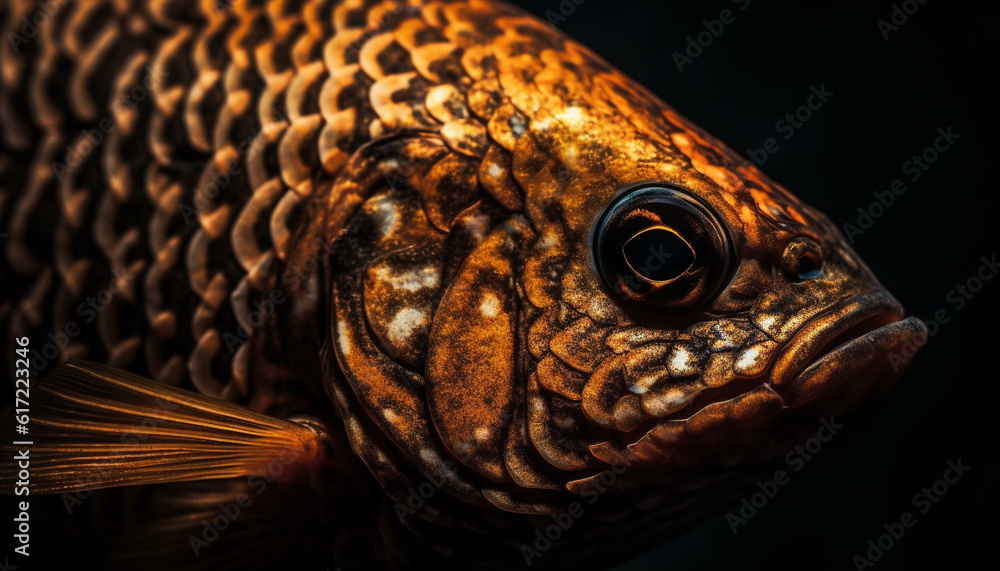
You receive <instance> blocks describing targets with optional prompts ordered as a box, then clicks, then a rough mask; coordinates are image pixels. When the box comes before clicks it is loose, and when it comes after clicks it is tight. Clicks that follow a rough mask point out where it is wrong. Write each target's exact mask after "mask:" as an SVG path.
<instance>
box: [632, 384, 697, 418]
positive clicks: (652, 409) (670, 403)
mask: <svg viewBox="0 0 1000 571" xmlns="http://www.w3.org/2000/svg"><path fill="white" fill-rule="evenodd" d="M686 401H687V395H685V394H684V393H683V392H681V391H679V390H677V389H670V390H668V391H666V392H664V393H661V394H658V395H654V396H652V397H649V398H647V399H645V400H643V403H642V404H643V406H644V407H645V408H646V410H647V411H648V412H649V413H650V414H652V415H654V416H663V415H665V414H670V413H671V412H673V411H674V410H675V409H676V408H677V407H679V406H681V405H683V404H684V403H685V402H686Z"/></svg>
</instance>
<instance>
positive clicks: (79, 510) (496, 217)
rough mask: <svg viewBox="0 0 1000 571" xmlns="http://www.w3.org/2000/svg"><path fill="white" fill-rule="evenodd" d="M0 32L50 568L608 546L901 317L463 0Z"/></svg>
mask: <svg viewBox="0 0 1000 571" xmlns="http://www.w3.org/2000/svg"><path fill="white" fill-rule="evenodd" d="M0 22H2V26H3V31H4V36H5V38H7V39H8V40H9V41H8V42H5V43H4V45H3V47H2V52H0V69H2V83H0V123H2V125H3V130H2V131H3V132H2V136H0V140H2V146H0V229H3V231H4V233H5V234H6V237H5V240H4V243H3V244H2V248H3V252H2V256H0V258H2V260H0V291H2V302H0V329H2V331H4V338H3V340H2V341H3V344H4V345H5V349H4V350H3V355H2V357H0V362H2V363H3V370H4V371H5V374H7V373H6V372H10V374H12V375H14V376H13V377H11V378H14V379H15V383H16V386H15V387H12V388H17V389H19V391H18V392H17V395H18V398H21V399H22V400H21V401H17V402H18V404H17V408H18V409H24V410H22V411H18V410H15V411H12V412H11V413H10V414H8V415H7V416H6V418H5V420H4V424H3V430H4V434H5V435H8V434H15V432H14V431H15V430H20V429H19V428H18V427H22V428H23V429H24V431H25V432H24V433H22V434H23V437H24V439H25V440H26V441H30V445H28V444H9V443H4V444H2V445H0V448H2V450H0V454H2V457H3V460H2V461H0V479H2V481H3V483H4V493H5V494H10V493H12V492H11V491H10V490H14V489H16V488H18V487H23V488H24V490H25V493H26V494H28V495H27V497H26V498H22V497H15V498H14V499H20V500H25V499H27V500H30V506H31V508H32V509H33V510H36V512H35V513H36V515H32V516H31V517H32V518H35V519H33V520H32V521H37V520H42V521H47V522H49V524H50V525H47V526H46V527H45V528H44V529H49V530H52V531H53V532H59V533H64V535H63V536H62V537H63V538H64V541H66V542H71V544H72V545H74V546H75V549H78V550H79V551H75V552H73V555H72V557H73V558H74V559H73V560H74V561H76V565H80V564H81V562H82V561H87V562H90V563H87V565H88V566H90V565H91V564H93V565H95V566H96V565H97V564H98V563H100V564H101V565H103V566H105V567H110V568H127V569H130V568H135V567H137V566H142V567H143V568H161V567H162V568H171V569H176V568H178V567H180V568H186V569H188V568H190V569H198V568H211V569H229V568H240V569H250V568H265V567H273V566H274V565H281V566H285V567H289V566H291V567H294V568H303V569H306V568H315V569H323V568H333V567H334V566H337V568H343V569H352V568H366V569H373V568H374V569H379V568H384V569H390V568H391V569H400V568H427V567H430V566H434V567H436V568H442V569H468V568H488V567H494V568H495V567H525V566H527V567H536V568H563V567H566V566H570V565H576V566H579V567H581V568H594V567H600V566H606V565H611V564H613V563H615V562H619V561H621V560H622V559H625V558H628V557H631V556H634V555H636V554H638V553H641V552H642V551H643V550H644V549H648V548H650V547H651V546H654V545H656V544H657V543H661V542H663V541H665V540H666V538H668V537H670V536H671V535H674V534H677V533H679V532H680V531H683V530H684V529H686V528H688V527H690V526H691V525H693V524H694V523H696V522H698V521H701V520H704V519H705V518H707V517H711V516H712V515H713V514H717V513H719V511H720V510H722V509H724V508H725V507H726V506H728V505H731V504H732V503H733V502H734V501H735V500H736V499H738V498H739V497H740V495H741V494H743V493H746V491H747V490H748V489H750V488H751V487H752V486H753V483H754V482H755V481H756V480H757V479H758V478H759V477H761V475H762V474H768V473H773V470H774V469H775V467H776V466H778V467H780V466H781V465H782V462H783V459H784V458H785V456H786V454H787V453H788V451H789V450H792V449H793V448H794V447H795V446H797V445H799V444H801V443H802V442H803V441H805V440H806V439H808V438H809V437H811V436H813V435H815V434H817V431H818V430H821V429H822V427H824V426H857V425H858V423H859V422H863V420H864V419H866V418H869V417H870V416H871V415H872V414H874V413H875V411H876V410H877V408H878V405H879V404H880V403H881V402H883V401H884V400H885V398H887V395H888V394H889V392H890V391H891V389H892V387H893V386H894V385H895V383H896V382H897V381H898V380H899V378H900V377H901V376H902V374H903V372H904V370H905V369H906V365H907V364H908V362H909V359H908V358H907V359H900V358H899V355H901V354H903V352H904V351H906V350H907V348H908V347H912V346H913V345H914V343H913V340H914V339H919V338H920V337H921V336H925V335H926V329H925V326H924V325H923V323H922V322H921V321H920V320H918V319H916V318H913V317H906V316H905V312H904V310H903V308H902V306H901V305H900V303H899V302H898V301H897V300H896V299H895V298H894V297H893V296H892V295H891V294H890V293H889V292H888V291H886V289H885V288H884V287H883V286H882V285H881V284H880V283H879V281H878V280H877V278H876V277H875V275H874V274H873V272H872V271H871V270H870V269H869V268H868V267H867V266H866V265H865V264H864V262H863V261H862V260H861V259H860V257H859V256H858V254H857V253H856V252H855V251H854V250H853V249H852V248H851V246H850V244H849V243H848V241H847V240H846V239H845V237H844V236H843V234H842V233H841V231H840V230H839V228H838V227H837V226H836V225H834V224H833V223H832V222H831V221H830V220H829V219H828V218H827V217H826V216H825V215H824V214H823V213H821V212H819V211H818V210H816V209H815V208H813V207H811V206H809V205H808V204H806V203H804V202H803V201H802V200H800V199H799V198H797V197H796V196H795V195H794V194H792V193H791V192H789V191H788V190H786V189H785V188H784V187H782V186H781V185H780V184H778V183H776V182H774V181H772V180H771V179H770V178H768V177H767V176H766V175H765V174H764V173H763V172H761V170H759V169H758V168H757V167H756V166H755V165H754V164H752V163H751V162H749V161H747V160H746V159H745V158H743V157H741V156H740V155H738V154H737V153H735V152H733V151H732V150H731V149H729V148H728V147H727V146H726V145H725V144H724V143H722V142H721V141H719V140H718V139H716V138H714V137H713V136H712V135H710V134H708V133H707V132H705V131H704V130H703V129H701V128H700V127H698V126H697V125H696V124H694V123H693V122H691V121H690V120H688V119H686V118H684V117H682V116H681V115H680V114H678V113H677V111H675V110H674V109H673V108H671V107H670V106H668V105H667V104H665V103H664V102H662V101H661V100H660V99H659V98H658V97H657V96H656V95H655V94H653V93H651V92H650V91H648V90H647V89H645V88H644V87H642V86H641V85H639V84H637V83H636V82H635V81H633V80H632V79H630V78H628V77H626V76H625V75H624V74H622V73H621V72H619V71H618V70H616V69H615V68H614V67H613V66H612V65H611V64H609V63H608V62H606V61H604V60H603V59H601V58H600V57H599V56H597V55H596V54H594V53H593V52H592V51H590V50H589V49H587V48H586V47H584V46H582V45H580V44H579V43H577V42H575V41H573V40H572V39H570V38H568V37H567V36H566V35H564V34H563V33H562V32H560V31H558V30H556V29H554V28H553V27H552V26H550V25H549V24H548V23H547V22H544V21H541V20H539V19H537V18H535V17H533V16H530V15H528V14H526V13H525V12H523V11H521V10H520V9H517V8H514V7H512V6H510V5H507V4H505V3H503V2H499V1H494V0H456V1H445V0H342V1H336V0H274V1H270V2H264V1H263V0H234V1H232V2H222V1H218V2H217V1H212V0H203V1H198V0H151V1H150V2H146V3H139V2H110V1H105V0H81V1H79V2H73V3H69V2H64V1H61V0H48V1H47V2H35V1H31V0H19V1H16V2H8V3H5V4H4V5H3V6H2V7H0ZM911 352H912V351H911ZM911 352H908V353H905V354H907V355H910V354H911ZM18 438H21V437H18ZM839 438H840V437H838V439H839ZM18 455H22V456H24V455H27V456H25V457H26V458H27V457H30V468H28V469H24V470H26V471H27V473H22V472H21V470H22V469H23V468H21V467H19V465H18V462H17V461H12V458H16V457H18ZM21 480H27V481H28V482H26V483H25V484H17V482H18V481H21ZM15 505H16V504H15ZM35 506H37V507H35ZM53 506H54V510H55V512H56V513H55V515H54V516H53V515H49V516H45V515H44V513H43V508H45V509H47V508H48V507H53ZM18 509H21V510H22V511H23V510H24V508H18ZM44 517H48V518H49V519H44V520H43V519H42V518H44ZM34 525H35V528H34V529H35V530H36V531H35V533H41V531H38V530H39V529H43V528H39V527H38V525H39V524H34ZM71 528H72V529H73V531H70V529H71ZM81 528H82V530H81ZM88 533H89V534H90V535H89V536H88V535H87V534H88ZM81 538H85V539H81ZM86 538H89V539H86ZM81 554H82V555H81ZM53 556H55V555H53ZM324 565H325V567H324Z"/></svg>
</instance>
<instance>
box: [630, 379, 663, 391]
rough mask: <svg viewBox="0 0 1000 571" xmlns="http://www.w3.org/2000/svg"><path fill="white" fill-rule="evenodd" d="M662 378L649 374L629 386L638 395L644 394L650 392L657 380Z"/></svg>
mask: <svg viewBox="0 0 1000 571" xmlns="http://www.w3.org/2000/svg"><path fill="white" fill-rule="evenodd" d="M658 380H660V377H657V376H653V375H649V376H647V377H643V378H641V379H639V380H638V381H637V382H636V383H635V384H634V385H632V386H631V387H629V388H628V390H630V391H632V392H633V393H635V394H637V395H644V394H646V393H647V392H649V389H650V388H652V387H653V385H655V384H656V381H658Z"/></svg>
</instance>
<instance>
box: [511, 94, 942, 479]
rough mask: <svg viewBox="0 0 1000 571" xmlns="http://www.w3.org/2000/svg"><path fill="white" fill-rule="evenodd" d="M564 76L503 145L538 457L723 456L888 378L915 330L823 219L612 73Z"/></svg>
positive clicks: (775, 436) (697, 459) (673, 461)
mask: <svg viewBox="0 0 1000 571" xmlns="http://www.w3.org/2000/svg"><path fill="white" fill-rule="evenodd" d="M537 83H539V82H538V81H537V80H536V84H537ZM567 91H570V92H572V90H571V88H567V87H566V86H565V84H564V85H563V88H562V89H561V90H560V93H559V97H560V98H561V99H562V101H564V104H563V105H562V106H558V105H551V106H545V105H540V106H539V109H556V110H557V111H554V112H543V113H542V114H543V117H542V118H540V119H537V120H535V121H532V123H531V128H530V130H529V132H528V134H527V136H526V137H525V138H523V139H522V141H521V142H520V144H519V149H518V150H521V151H522V152H523V153H524V157H523V158H519V157H517V156H515V159H514V164H515V173H516V175H517V177H518V181H519V182H520V184H521V185H522V186H523V187H524V188H525V189H526V190H525V193H526V197H527V202H528V205H527V212H528V215H529V218H530V219H531V220H532V222H533V226H534V228H535V229H536V231H537V232H538V234H539V236H540V238H539V239H538V240H537V241H536V242H535V243H534V245H533V250H532V251H531V253H530V254H529V256H528V261H527V263H526V264H525V268H526V269H525V272H524V276H523V282H524V284H525V292H526V297H527V298H528V299H529V300H530V301H531V302H532V303H533V305H534V306H537V307H542V308H549V309H548V314H549V317H548V321H544V319H543V320H540V322H541V323H543V324H542V325H538V326H537V327H536V329H534V330H533V331H532V334H534V335H537V337H538V338H534V339H528V342H527V345H528V346H530V347H532V348H533V350H534V352H535V356H536V357H537V358H538V366H537V367H536V368H535V370H534V371H533V373H532V375H531V378H530V380H528V381H527V382H528V387H529V388H528V395H529V398H534V399H535V402H534V403H531V402H529V403H528V408H529V410H535V409H537V410H540V411H546V413H545V414H534V415H532V420H531V424H540V425H542V426H536V427H533V428H532V433H533V434H537V435H538V438H536V444H539V446H538V450H539V451H540V452H541V453H542V455H543V456H545V457H546V459H547V460H548V461H549V462H551V463H553V464H555V465H557V466H560V467H563V468H567V469H569V468H572V469H584V468H587V467H591V466H592V463H591V456H593V457H594V458H597V459H599V460H601V461H603V462H624V463H627V464H629V465H636V464H637V463H638V464H639V465H644V466H649V467H651V469H655V470H659V471H664V470H672V469H677V468H679V467H681V466H688V467H690V466H693V465H700V464H703V463H709V464H711V463H725V464H730V465H731V464H734V463H737V462H738V461H740V459H742V458H747V457H752V456H753V455H754V454H756V453H757V452H755V451H760V450H770V451H772V452H774V451H778V452H780V451H781V450H787V449H788V448H782V447H783V446H788V447H790V446H793V445H794V438H798V437H799V436H800V434H799V432H797V431H796V430H794V429H792V428H791V426H790V424H793V423H794V424H796V425H804V426H809V425H810V423H812V425H814V426H818V423H819V421H820V419H822V418H825V417H827V416H829V415H849V414H852V413H855V412H858V411H861V410H865V409H866V407H867V405H868V404H870V403H872V402H875V401H876V400H877V397H878V395H884V394H885V393H886V391H887V390H888V389H889V388H890V387H891V386H892V385H893V384H894V382H895V381H896V380H897V379H898V378H899V376H900V375H901V374H902V372H903V370H904V369H905V368H906V364H907V362H908V359H909V357H910V356H912V355H911V349H912V348H913V346H914V344H915V340H917V341H919V339H921V338H922V336H924V335H925V334H926V331H925V329H924V326H923V324H922V322H920V321H919V320H918V319H915V318H909V319H906V318H904V312H903V308H902V307H901V306H900V304H899V302H898V301H896V299H894V298H893V297H892V295H891V294H890V293H889V292H887V291H886V290H885V288H884V287H883V286H882V285H881V284H880V283H879V281H878V280H877V279H876V277H875V276H874V274H873V273H872V271H871V270H870V269H869V268H868V267H867V266H866V265H865V264H864V262H863V261H862V260H861V259H860V257H859V256H858V254H857V253H856V252H855V251H854V250H853V249H852V248H851V246H850V244H849V242H848V241H847V239H846V238H845V236H844V235H843V234H842V232H841V231H840V230H839V228H837V227H836V225H834V224H833V223H832V222H831V221H830V220H829V219H828V218H827V217H826V216H825V215H824V214H823V213H821V212H819V211H818V210H817V209H815V208H813V207H811V206H809V205H808V204H806V203H804V202H803V201H801V200H800V199H798V198H797V197H796V196H794V195H793V194H791V193H790V192H788V191H787V190H785V189H784V188H783V187H782V186H780V185H779V184H777V183H775V182H773V181H771V180H770V179H769V178H768V177H767V176H766V175H764V174H763V173H762V172H761V171H760V170H759V169H758V168H757V167H756V166H755V165H753V164H751V163H749V162H747V161H746V160H744V159H742V158H741V157H739V156H738V155H736V154H735V153H734V152H732V151H731V150H729V149H728V148H727V147H726V146H725V145H723V144H722V143H720V142H719V141H717V140H716V139H714V138H713V137H712V136H710V135H708V134H707V133H705V132H704V131H703V130H701V129H700V128H698V127H697V126H696V125H694V124H692V123H691V122H690V121H688V120H686V119H684V118H683V117H681V116H680V115H678V114H677V113H676V112H675V111H674V110H672V109H671V108H669V107H667V106H666V105H664V104H662V103H660V102H659V101H658V100H656V99H655V97H653V96H651V95H649V94H647V93H646V92H645V91H644V90H642V88H639V87H635V86H634V84H631V83H630V82H627V81H623V80H619V79H618V78H616V77H612V76H608V77H606V78H603V80H602V77H601V76H599V77H598V79H597V80H596V81H595V82H594V84H593V85H592V87H591V89H588V90H586V93H585V92H584V90H583V89H582V88H581V91H580V92H579V93H577V94H575V95H570V96H567V95H566V93H567ZM553 93H555V90H553ZM566 101H569V103H568V104H567V103H565V102H566ZM515 152H516V151H515ZM553 308H556V309H553ZM904 355H905V357H904ZM792 419H794V421H793V420H792ZM581 426H596V428H595V429H594V430H591V431H586V430H583V431H582V430H579V427H581ZM779 428H780V429H779ZM585 435H586V436H585ZM793 435H794V436H793ZM588 437H589V439H588ZM702 467H704V466H702Z"/></svg>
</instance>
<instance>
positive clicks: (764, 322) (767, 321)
mask: <svg viewBox="0 0 1000 571" xmlns="http://www.w3.org/2000/svg"><path fill="white" fill-rule="evenodd" d="M775 321H777V318H776V317H774V316H773V315H772V316H770V317H765V318H764V319H761V320H760V328H761V329H770V328H772V327H774V322H775Z"/></svg>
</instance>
